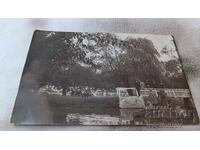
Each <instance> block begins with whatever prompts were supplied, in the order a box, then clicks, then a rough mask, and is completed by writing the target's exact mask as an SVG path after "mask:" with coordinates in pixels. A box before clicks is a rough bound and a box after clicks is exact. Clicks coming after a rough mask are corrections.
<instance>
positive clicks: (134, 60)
mask: <svg viewBox="0 0 200 150" xmlns="http://www.w3.org/2000/svg"><path fill="white" fill-rule="evenodd" d="M11 122H12V123H14V124H16V125H150V126H151V125H155V126H162V125H164V126H180V125H194V124H199V117H198V114H197V111H196V108H195V104H194V102H193V99H192V95H191V93H190V89H189V86H188V83H187V80H186V77H185V75H184V71H183V68H182V65H181V61H180V59H179V55H178V51H177V48H176V45H175V41H174V38H173V36H171V35H152V34H132V33H104V32H96V33H88V32H52V31H35V32H34V35H33V39H32V42H31V46H30V49H29V52H28V55H27V60H26V63H25V67H24V70H23V74H22V78H21V82H20V86H19V91H18V95H17V98H16V103H15V107H14V110H13V114H12V118H11Z"/></svg>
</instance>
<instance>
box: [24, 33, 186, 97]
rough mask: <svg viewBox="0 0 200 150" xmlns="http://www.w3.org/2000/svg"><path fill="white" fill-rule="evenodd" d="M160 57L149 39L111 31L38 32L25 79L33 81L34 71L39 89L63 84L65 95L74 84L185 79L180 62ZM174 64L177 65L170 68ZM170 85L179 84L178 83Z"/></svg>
mask: <svg viewBox="0 0 200 150" xmlns="http://www.w3.org/2000/svg"><path fill="white" fill-rule="evenodd" d="M158 57H159V53H158V52H157V50H156V49H155V47H154V45H153V43H152V42H151V41H150V40H148V39H141V38H138V39H133V38H126V39H120V37H117V36H116V35H115V34H109V33H75V32H68V33H64V32H36V33H35V36H34V38H33V41H32V45H31V48H30V53H29V56H28V61H27V63H26V67H25V69H24V71H25V74H24V78H27V80H30V74H31V79H32V80H33V81H35V82H34V83H36V85H37V86H36V87H37V88H39V87H41V86H42V85H54V86H57V87H61V88H62V89H63V94H66V93H65V91H66V89H67V88H68V87H71V86H90V87H97V88H98V87H99V88H115V87H119V86H124V87H130V86H134V83H135V80H140V81H142V82H146V81H148V83H149V84H150V85H151V86H152V87H153V86H154V87H159V86H160V83H161V81H163V82H165V81H166V77H167V78H171V80H170V81H172V80H174V79H176V80H178V79H180V80H182V77H180V76H176V75H177V74H178V75H180V73H179V72H174V70H175V69H176V67H177V66H178V65H179V64H178V63H173V61H172V62H168V63H162V62H160V61H159V60H158ZM171 63H173V66H174V68H170V67H169V66H171V65H170V64H171ZM172 74H173V76H170V75H172ZM174 74H175V75H174ZM172 78H173V79H172ZM166 82H167V81H166ZM166 85H168V86H174V87H175V86H176V87H177V85H178V83H176V85H172V84H166ZM181 86H182V85H181Z"/></svg>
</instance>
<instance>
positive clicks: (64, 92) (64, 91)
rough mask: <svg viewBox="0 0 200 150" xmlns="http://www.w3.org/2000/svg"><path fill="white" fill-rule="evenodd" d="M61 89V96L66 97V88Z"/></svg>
mask: <svg viewBox="0 0 200 150" xmlns="http://www.w3.org/2000/svg"><path fill="white" fill-rule="evenodd" d="M62 89H63V90H62V95H64V96H66V90H67V88H66V87H63V88H62Z"/></svg>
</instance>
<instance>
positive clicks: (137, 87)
mask: <svg viewBox="0 0 200 150" xmlns="http://www.w3.org/2000/svg"><path fill="white" fill-rule="evenodd" d="M135 87H136V90H137V92H138V96H140V89H141V85H140V81H138V80H136V81H135Z"/></svg>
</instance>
